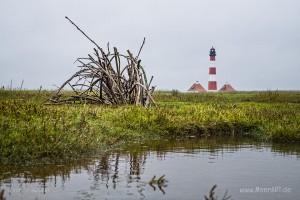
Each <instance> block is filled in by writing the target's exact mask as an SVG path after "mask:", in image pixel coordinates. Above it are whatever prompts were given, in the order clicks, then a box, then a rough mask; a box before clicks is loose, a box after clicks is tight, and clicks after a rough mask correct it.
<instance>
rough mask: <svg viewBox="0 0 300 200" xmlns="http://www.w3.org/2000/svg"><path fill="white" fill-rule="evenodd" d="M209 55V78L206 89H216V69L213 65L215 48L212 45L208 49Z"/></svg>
mask: <svg viewBox="0 0 300 200" xmlns="http://www.w3.org/2000/svg"><path fill="white" fill-rule="evenodd" d="M209 57H210V59H209V60H210V66H209V70H208V74H209V80H208V91H217V81H216V74H217V69H216V66H215V61H216V50H215V49H214V47H212V48H211V49H210V52H209Z"/></svg>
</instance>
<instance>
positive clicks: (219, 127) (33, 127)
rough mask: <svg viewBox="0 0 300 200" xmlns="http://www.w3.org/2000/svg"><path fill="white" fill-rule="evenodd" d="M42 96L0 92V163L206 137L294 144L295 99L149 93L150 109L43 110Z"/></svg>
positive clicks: (298, 121)
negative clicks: (153, 102) (134, 142)
mask: <svg viewBox="0 0 300 200" xmlns="http://www.w3.org/2000/svg"><path fill="white" fill-rule="evenodd" d="M49 94H50V92H47V91H41V92H37V91H4V90H2V91H0V123H1V124H0V149H1V151H0V163H5V162H9V163H12V162H24V161H30V160H36V159H45V158H46V159H49V158H50V159H52V158H66V157H73V156H74V155H82V154H84V153H89V152H91V151H94V150H99V149H106V148H107V147H108V146H111V145H114V144H120V143H121V142H127V141H132V140H146V139H153V138H158V139H159V138H162V137H190V136H210V135H230V136H248V137H255V138H257V139H263V140H269V141H280V142H299V141H300V93H297V92H265V93H263V92H261V93H257V92H250V93H243V92H241V93H232V94H181V93H178V92H176V91H173V92H157V93H156V94H155V97H156V100H157V101H158V106H156V107H152V108H150V109H145V108H141V107H134V106H126V105H124V106H120V107H112V106H99V105H61V106H57V105H56V106H54V105H51V106H49V105H44V104H43V102H44V101H45V100H46V99H47V98H48V97H49Z"/></svg>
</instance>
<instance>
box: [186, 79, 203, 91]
mask: <svg viewBox="0 0 300 200" xmlns="http://www.w3.org/2000/svg"><path fill="white" fill-rule="evenodd" d="M188 92H206V90H205V89H204V87H203V86H202V85H201V84H200V83H199V82H198V81H197V82H196V83H194V84H193V85H192V86H191V87H190V89H188Z"/></svg>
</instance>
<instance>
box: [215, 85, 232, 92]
mask: <svg viewBox="0 0 300 200" xmlns="http://www.w3.org/2000/svg"><path fill="white" fill-rule="evenodd" d="M219 91H220V92H234V91H236V90H235V89H234V88H233V87H232V86H231V85H230V84H228V83H225V84H224V85H223V87H221V89H220V90H219Z"/></svg>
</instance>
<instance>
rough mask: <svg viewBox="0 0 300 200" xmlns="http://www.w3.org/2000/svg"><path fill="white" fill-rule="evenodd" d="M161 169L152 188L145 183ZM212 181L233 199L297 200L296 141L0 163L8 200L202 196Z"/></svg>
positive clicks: (150, 147)
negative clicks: (158, 181) (14, 164)
mask: <svg viewBox="0 0 300 200" xmlns="http://www.w3.org/2000/svg"><path fill="white" fill-rule="evenodd" d="M162 175H165V179H166V182H165V183H164V184H162V185H160V187H158V185H156V184H152V185H150V184H149V181H150V180H151V179H152V177H153V176H156V177H160V176H162ZM214 184H217V185H218V187H217V189H216V193H217V195H218V196H219V197H221V196H223V194H224V192H225V191H226V190H228V193H229V194H230V195H231V196H232V197H233V199H236V200H237V199H245V200H247V199H266V200H267V199H287V200H289V199H293V200H294V199H300V145H299V144H298V145H297V144H294V145H278V144H265V143H256V142H253V141H249V140H236V139H228V138H227V139H224V138H218V139H188V140H171V141H170V140H164V141H151V142H148V143H145V144H131V145H128V146H126V147H123V148H122V149H117V150H113V151H110V152H106V153H103V154H101V155H97V156H93V157H91V158H85V159H82V160H78V161H76V162H75V161H74V162H69V163H63V164H61V163H60V164H56V165H53V164H52V165H46V166H44V165H43V166H27V167H18V168H16V167H11V166H0V189H4V190H5V197H6V198H7V200H9V199H65V200H66V199H199V200H200V199H204V198H203V196H204V195H205V194H208V192H209V190H210V188H211V187H212V186H213V185H214Z"/></svg>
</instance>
